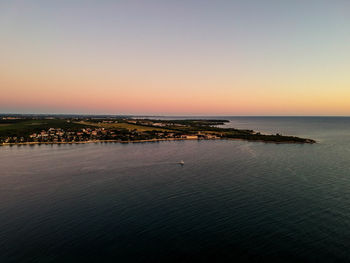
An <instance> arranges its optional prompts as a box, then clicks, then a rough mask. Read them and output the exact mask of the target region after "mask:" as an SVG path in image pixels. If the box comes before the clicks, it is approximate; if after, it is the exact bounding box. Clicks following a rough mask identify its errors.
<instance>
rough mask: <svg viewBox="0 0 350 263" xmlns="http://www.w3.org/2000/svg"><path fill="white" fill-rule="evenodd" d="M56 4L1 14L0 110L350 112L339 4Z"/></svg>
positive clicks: (349, 65)
mask: <svg viewBox="0 0 350 263" xmlns="http://www.w3.org/2000/svg"><path fill="white" fill-rule="evenodd" d="M15 2H16V1H15ZM151 2H152V1H151ZM53 5H54V7H55V8H52V7H51V6H49V7H48V6H43V5H33V6H26V5H25V4H23V3H21V4H17V5H16V4H10V3H9V4H7V5H4V6H3V9H2V10H3V11H0V17H2V19H3V20H2V22H3V23H2V24H1V25H0V33H1V34H2V36H3V37H4V38H3V39H4V41H2V54H1V62H0V94H1V96H0V113H2V112H3V113H6V112H13V113H89V114H135V115H143V114H145V115H146V114H148V115H342V116H349V115H350V103H349V101H350V75H349V70H350V52H349V51H350V49H349V45H348V44H347V43H349V41H350V39H349V36H350V34H348V28H350V24H349V20H348V19H346V18H347V15H346V14H345V15H344V14H343V13H342V12H343V11H342V10H343V9H344V7H343V6H341V5H339V6H337V5H330V6H328V5H327V6H324V7H322V5H321V4H320V6H319V7H318V8H319V9H317V10H316V11H318V12H319V14H323V16H322V15H319V16H316V15H313V14H314V12H315V10H314V8H315V6H313V5H310V6H309V5H306V4H305V5H303V6H302V7H301V6H298V4H295V5H296V8H295V9H293V10H294V11H293V12H295V14H294V13H293V14H291V13H290V12H292V11H291V10H290V9H288V8H285V7H284V6H283V5H282V4H281V5H280V4H278V5H275V4H274V5H271V9H266V8H265V9H266V10H265V9H263V10H262V11H261V10H260V9H259V10H260V11H261V12H260V11H259V12H258V13H257V14H259V16H258V17H250V16H249V14H250V11H251V8H258V7H259V5H260V4H259V2H257V3H256V7H255V5H254V7H251V6H249V5H248V6H246V4H243V3H242V4H239V5H237V6H235V5H234V6H231V4H227V5H228V6H227V7H225V8H223V7H222V5H223V3H222V4H221V5H214V6H212V7H211V8H208V9H205V10H204V9H203V10H202V9H201V8H199V9H198V8H197V6H191V5H190V4H188V5H189V6H184V7H183V8H182V9H181V8H180V9H179V8H178V6H177V5H175V6H174V8H170V9H169V6H167V5H172V4H170V3H168V4H160V3H157V4H155V3H153V4H150V6H151V7H152V8H151V7H150V6H148V5H143V4H142V3H140V5H137V6H134V5H132V4H130V6H129V5H127V4H119V6H117V7H116V6H114V5H112V4H110V3H107V2H104V1H103V3H100V4H99V5H98V6H91V7H86V8H85V9H84V8H80V7H79V5H78V7H79V8H77V9H67V6H65V5H64V4H60V3H58V2H57V3H55V4H53ZM110 5H112V6H110ZM163 5H164V6H163ZM346 7H348V6H346ZM96 8H97V9H96ZM162 8H163V9H162ZM203 8H204V7H203ZM274 8H275V9H278V10H275V11H274V12H273V10H274ZM300 8H303V10H304V11H305V10H309V11H310V13H307V12H306V11H305V17H303V16H302V14H301V13H299V12H298V10H299V9H300ZM345 9H346V8H345ZM157 10H158V11H159V10H163V11H162V12H160V11H159V12H158V11H157ZM169 10H173V11H172V12H169ZM225 10H227V12H226V11H225ZM257 10H258V9H257ZM271 10H272V11H271ZM311 11H312V12H311ZM95 12H96V17H95V16H91V14H95ZM154 12H155V13H154ZM163 12H164V13H163ZM232 12H233V13H235V14H236V15H235V16H233V15H232ZM245 12H246V13H245ZM271 12H273V13H271ZM325 12H326V14H328V15H330V16H331V17H332V19H329V20H327V21H326V20H325V19H323V18H324V15H325V14H324V13H325ZM327 12H329V13H327ZM153 13H154V14H153ZM117 14H118V15H119V16H117ZM207 14H211V15H212V16H213V18H215V19H214V20H211V19H210V18H208V16H207ZM310 15H313V17H312V18H313V20H312V19H310V17H309V16H310ZM193 16H195V18H196V19H194V18H193ZM101 17H103V18H104V19H100V18H101ZM116 17H118V19H116ZM180 17H181V19H180ZM232 17H235V19H232ZM44 21H45V22H44ZM276 21H280V22H281V23H282V25H283V26H282V25H281V26H280V25H279V24H278V23H276ZM313 21H317V23H316V22H313ZM0 22H1V21H0ZM214 22H215V23H217V24H215V23H214ZM299 22H300V23H299ZM298 23H299V24H298ZM335 29H336V30H335Z"/></svg>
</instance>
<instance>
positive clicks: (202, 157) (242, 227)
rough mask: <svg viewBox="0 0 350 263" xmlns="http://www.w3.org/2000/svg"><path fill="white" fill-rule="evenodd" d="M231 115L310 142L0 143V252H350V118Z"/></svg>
mask: <svg viewBox="0 0 350 263" xmlns="http://www.w3.org/2000/svg"><path fill="white" fill-rule="evenodd" d="M226 119H227V117H226ZM229 119H230V120H231V122H230V124H228V126H232V127H238V128H249V129H254V130H259V131H263V132H273V133H277V132H278V133H282V134H289V135H297V136H303V137H309V138H313V139H316V140H317V141H318V143H317V144H315V145H299V144H296V145H293V144H286V145H283V144H265V143H260V142H255V143H254V142H245V141H225V140H223V141H177V142H159V143H134V144H113V143H107V144H85V145H42V146H14V147H0V168H1V169H0V262H91V261H94V262H166V261H178V262H193V260H195V259H197V260H198V259H201V260H202V261H215V260H216V261H219V260H225V259H226V260H230V259H231V260H232V259H236V260H237V259H239V260H249V261H259V260H260V261H263V260H276V259H279V260H283V261H291V262H300V261H307V262H334V261H344V262H346V261H349V260H350V118H323V117H322V118H321V117H320V118H314V117H313V118H311V117H310V118H279V117H275V118H261V117H260V118H258V117H256V118H255V117H235V118H229ZM180 160H184V161H185V165H184V166H183V167H181V166H180V165H178V164H177V162H179V161H180Z"/></svg>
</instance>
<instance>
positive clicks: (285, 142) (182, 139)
mask: <svg viewBox="0 0 350 263" xmlns="http://www.w3.org/2000/svg"><path fill="white" fill-rule="evenodd" d="M212 140H229V141H247V142H263V143H274V144H314V143H316V142H296V141H284V142H278V141H264V140H248V139H241V138H217V139H192V138H167V139H149V140H133V141H120V140H93V141H77V142H74V141H73V142H19V143H3V144H0V146H15V145H17V146H21V145H29V146H30V145H41V144H48V145H50V144H51V145H54V144H87V143H122V144H125V143H143V142H162V141H212Z"/></svg>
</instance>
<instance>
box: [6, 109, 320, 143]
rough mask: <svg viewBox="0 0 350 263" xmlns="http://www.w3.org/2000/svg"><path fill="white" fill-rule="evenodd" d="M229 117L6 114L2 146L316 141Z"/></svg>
mask: <svg viewBox="0 0 350 263" xmlns="http://www.w3.org/2000/svg"><path fill="white" fill-rule="evenodd" d="M227 122H229V121H228V120H215V119H192V120H190V119H184V120H160V119H140V118H133V117H110V116H25V115H22V116H16V115H15V116H2V117H0V145H15V144H19V145H20V144H52V143H54V144H60V143H89V142H120V143H127V142H151V141H164V140H217V139H227V140H229V139H240V140H247V141H260V142H266V143H315V141H314V140H312V139H306V138H299V137H295V136H284V135H281V134H261V133H260V132H256V131H253V130H243V129H235V128H225V127H221V126H224V124H225V123H227Z"/></svg>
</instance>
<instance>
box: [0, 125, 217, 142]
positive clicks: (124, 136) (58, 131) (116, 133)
mask: <svg viewBox="0 0 350 263" xmlns="http://www.w3.org/2000/svg"><path fill="white" fill-rule="evenodd" d="M155 124H157V123H155ZM217 138H218V137H217V136H216V135H211V134H201V133H200V132H198V133H197V134H183V133H181V132H171V131H169V132H167V131H142V132H141V131H137V130H129V131H127V130H124V131H122V130H113V129H106V128H103V127H96V128H83V129H77V130H64V129H63V128H50V129H48V130H42V131H40V132H36V133H32V134H30V135H29V136H27V137H7V138H2V139H1V140H0V143H21V142H53V143H55V142H84V141H94V140H118V141H119V140H120V141H132V140H149V139H187V140H197V139H198V140H201V139H206V140H208V139H217Z"/></svg>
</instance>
